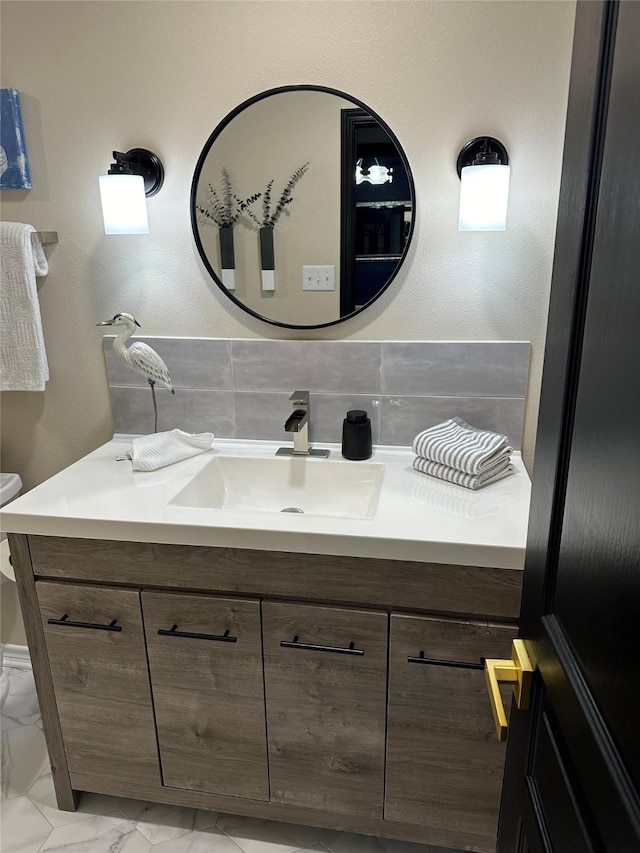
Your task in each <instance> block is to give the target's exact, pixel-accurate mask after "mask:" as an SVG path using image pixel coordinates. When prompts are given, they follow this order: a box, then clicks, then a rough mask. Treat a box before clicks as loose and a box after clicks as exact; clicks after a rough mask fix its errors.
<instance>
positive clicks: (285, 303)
mask: <svg viewBox="0 0 640 853" xmlns="http://www.w3.org/2000/svg"><path fill="white" fill-rule="evenodd" d="M414 219H415V194H414V186H413V178H412V176H411V171H410V169H409V164H408V162H407V158H406V156H405V154H404V151H403V150H402V148H401V147H400V143H399V142H398V140H397V139H396V137H395V136H394V134H393V132H392V131H391V129H390V128H389V127H388V126H387V125H386V124H385V123H384V121H383V120H382V119H381V118H380V117H379V116H377V115H376V114H375V113H374V112H373V110H371V109H369V108H368V107H367V106H366V105H365V104H363V103H362V102H361V101H358V100H357V99H356V98H352V97H350V96H349V95H345V94H344V93H343V92H339V91H336V90H334V89H327V88H324V87H321V86H287V87H283V88H279V89H271V90H269V91H267V92H263V93H261V94H259V95H256V96H255V97H254V98H251V99H250V100H248V101H245V102H244V103H243V104H240V106H238V107H237V108H236V109H235V110H233V112H231V113H230V114H229V115H228V116H227V117H226V118H225V119H223V121H221V122H220V124H219V125H218V127H216V129H215V130H214V131H213V133H212V134H211V136H210V137H209V139H208V140H207V143H206V145H205V146H204V149H203V151H202V153H201V154H200V157H199V159H198V163H197V165H196V170H195V174H194V176H193V182H192V185H191V223H192V227H193V234H194V238H195V241H196V245H197V247H198V251H199V253H200V257H201V258H202V260H203V262H204V264H205V266H206V268H207V270H208V271H209V272H210V274H211V275H212V277H213V278H214V280H215V281H216V283H217V284H218V286H219V287H220V288H221V289H222V290H223V291H224V293H225V294H226V295H227V296H228V297H229V298H230V299H232V300H233V301H234V302H235V303H236V304H237V305H239V306H240V307H241V308H243V309H244V310H245V311H248V312H249V313H250V314H252V315H253V316H254V317H258V318H260V319H261V320H265V321H266V322H268V323H274V324H275V325H278V326H287V327H289V328H294V329H313V328H318V327H320V326H330V325H333V324H334V323H339V322H341V321H342V320H345V319H347V318H348V317H352V316H353V315H354V314H358V313H359V312H360V311H362V310H364V309H365V308H366V307H367V306H369V305H371V303H372V302H374V301H375V300H376V299H377V298H378V296H380V294H381V293H382V292H383V291H384V290H385V289H386V288H387V287H388V286H389V284H390V282H391V281H392V279H393V278H394V276H395V275H396V273H397V272H398V270H399V268H400V266H401V265H402V262H403V260H404V258H405V256H406V253H407V250H408V247H409V243H410V240H411V236H412V233H413V225H414Z"/></svg>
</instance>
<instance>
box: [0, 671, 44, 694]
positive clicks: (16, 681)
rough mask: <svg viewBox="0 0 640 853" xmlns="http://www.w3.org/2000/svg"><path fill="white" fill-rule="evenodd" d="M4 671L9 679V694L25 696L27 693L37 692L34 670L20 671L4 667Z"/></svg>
mask: <svg viewBox="0 0 640 853" xmlns="http://www.w3.org/2000/svg"><path fill="white" fill-rule="evenodd" d="M2 670H3V672H4V673H5V674H6V675H7V677H8V678H9V694H10V695H11V696H23V695H24V694H25V693H35V692H36V683H35V681H34V679H33V670H31V669H18V668H17V667H15V666H3V667H2Z"/></svg>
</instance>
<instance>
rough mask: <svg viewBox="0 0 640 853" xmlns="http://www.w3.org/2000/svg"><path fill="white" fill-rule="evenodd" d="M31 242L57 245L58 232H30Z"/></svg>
mask: <svg viewBox="0 0 640 853" xmlns="http://www.w3.org/2000/svg"><path fill="white" fill-rule="evenodd" d="M31 242H32V243H41V244H44V243H57V242H58V232H57V231H32V232H31Z"/></svg>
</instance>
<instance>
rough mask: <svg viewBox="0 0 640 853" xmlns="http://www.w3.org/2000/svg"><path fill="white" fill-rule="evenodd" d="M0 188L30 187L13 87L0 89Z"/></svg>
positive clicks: (17, 103) (20, 120)
mask: <svg viewBox="0 0 640 853" xmlns="http://www.w3.org/2000/svg"><path fill="white" fill-rule="evenodd" d="M0 189H3V190H4V189H11V190H30V189H31V176H30V174H29V163H28V162H27V149H26V146H25V142H24V131H23V129H22V115H21V113H20V96H19V94H18V93H17V91H16V90H15V89H0Z"/></svg>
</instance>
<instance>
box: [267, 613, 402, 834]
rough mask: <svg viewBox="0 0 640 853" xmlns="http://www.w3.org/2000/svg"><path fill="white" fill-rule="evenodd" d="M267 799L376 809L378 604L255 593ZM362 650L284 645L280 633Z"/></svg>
mask: <svg viewBox="0 0 640 853" xmlns="http://www.w3.org/2000/svg"><path fill="white" fill-rule="evenodd" d="M262 609H263V639H264V661H265V683H266V697H267V721H268V736H269V767H270V777H271V800H272V801H273V802H279V803H286V804H288V805H297V806H302V807H305V808H312V809H320V810H330V811H334V812H338V813H355V814H359V815H360V816H361V817H362V816H371V817H382V806H383V786H384V737H385V702H386V665H387V632H388V627H387V625H388V618H387V614H386V613H377V612H370V611H361V610H355V609H350V610H348V609H341V608H333V607H320V606H314V605H296V604H287V603H280V602H263V606H262ZM296 636H297V637H298V638H299V642H301V643H308V644H318V645H322V646H331V647H340V648H348V647H349V645H350V643H352V642H353V643H354V644H355V647H356V649H360V650H363V651H364V654H363V655H361V656H356V655H351V654H339V653H335V652H327V651H315V650H308V649H301V648H283V647H282V646H281V641H288V642H289V641H292V640H293V638H294V637H296Z"/></svg>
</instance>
